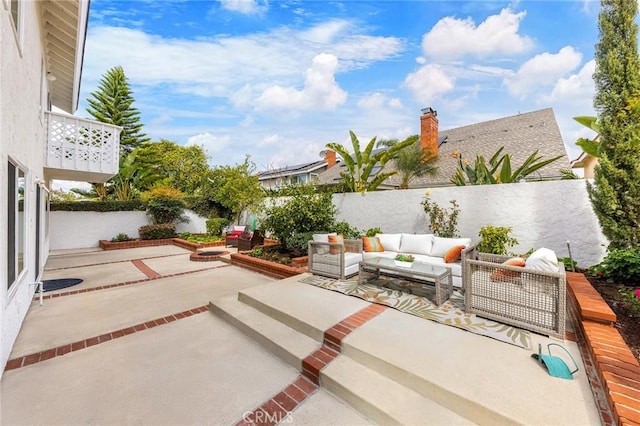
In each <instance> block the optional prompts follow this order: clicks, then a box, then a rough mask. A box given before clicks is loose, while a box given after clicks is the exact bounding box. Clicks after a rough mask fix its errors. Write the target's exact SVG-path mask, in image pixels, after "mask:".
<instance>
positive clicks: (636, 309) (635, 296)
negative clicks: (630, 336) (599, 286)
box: [618, 285, 640, 318]
mask: <svg viewBox="0 0 640 426" xmlns="http://www.w3.org/2000/svg"><path fill="white" fill-rule="evenodd" d="M618 293H620V296H622V301H623V303H624V304H625V305H626V307H627V308H629V310H630V311H631V313H632V314H633V316H634V317H636V318H640V289H632V288H630V287H627V286H623V285H621V286H618Z"/></svg>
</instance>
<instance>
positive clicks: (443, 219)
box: [421, 191, 460, 238]
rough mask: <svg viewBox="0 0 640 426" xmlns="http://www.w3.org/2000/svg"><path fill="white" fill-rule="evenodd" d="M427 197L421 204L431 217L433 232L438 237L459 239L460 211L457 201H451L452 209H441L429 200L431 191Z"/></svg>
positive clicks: (430, 222) (430, 224)
mask: <svg viewBox="0 0 640 426" xmlns="http://www.w3.org/2000/svg"><path fill="white" fill-rule="evenodd" d="M425 195H426V197H425V198H424V200H422V202H421V204H422V207H423V209H424V212H425V213H426V214H427V216H429V226H430V228H431V231H432V232H433V233H434V234H435V235H437V236H438V237H444V238H455V237H458V236H459V235H458V229H457V228H458V215H459V214H460V209H459V208H458V203H457V202H456V200H451V201H449V203H451V207H450V208H449V209H446V208H444V207H440V206H439V205H438V204H437V203H436V202H434V201H432V200H431V198H429V195H430V194H429V191H427V192H426V193H425Z"/></svg>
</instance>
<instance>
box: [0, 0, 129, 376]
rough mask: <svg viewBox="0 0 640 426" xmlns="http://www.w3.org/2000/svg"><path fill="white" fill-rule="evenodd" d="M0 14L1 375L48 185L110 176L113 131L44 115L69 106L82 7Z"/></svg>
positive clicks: (23, 299) (76, 76)
mask: <svg viewBox="0 0 640 426" xmlns="http://www.w3.org/2000/svg"><path fill="white" fill-rule="evenodd" d="M0 14H1V17H0V52H2V54H1V55H0V161H1V164H0V181H1V182H0V208H1V209H2V213H1V214H0V222H1V223H0V248H1V249H0V253H2V254H1V255H0V277H1V281H2V283H3V284H2V289H1V290H0V324H1V333H0V350H1V352H0V367H1V368H2V370H4V366H5V364H6V362H7V360H8V358H9V355H10V353H11V348H12V346H13V343H14V342H15V339H16V337H17V335H18V332H19V331H20V326H21V324H22V321H23V320H24V317H25V315H26V313H27V310H28V309H29V306H30V305H31V300H32V298H33V296H34V292H35V290H36V287H37V285H36V283H37V282H38V280H40V277H41V275H42V272H43V270H44V264H45V262H46V261H47V257H48V254H49V221H48V213H49V195H48V194H49V187H50V186H49V183H50V181H51V180H52V179H63V180H65V179H69V180H82V181H88V182H105V181H106V180H107V179H109V178H110V177H112V176H114V175H115V174H117V172H118V150H119V137H120V131H121V129H120V128H119V127H117V126H110V125H106V124H102V123H97V122H94V121H89V120H82V119H79V118H75V117H72V116H70V115H66V114H64V115H63V114H58V113H53V112H51V106H52V105H53V106H55V107H57V108H59V109H60V110H62V111H65V112H66V113H73V112H74V111H75V110H76V109H77V106H78V95H79V92H80V77H81V71H82V58H83V53H84V43H85V38H86V30H87V19H88V16H89V1H88V0H66V1H27V0H2V5H0ZM79 232H82V231H81V230H79Z"/></svg>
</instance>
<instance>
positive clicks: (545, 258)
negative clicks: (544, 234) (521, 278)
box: [526, 248, 558, 272]
mask: <svg viewBox="0 0 640 426" xmlns="http://www.w3.org/2000/svg"><path fill="white" fill-rule="evenodd" d="M526 267H527V268H531V269H537V270H538V271H546V272H558V258H557V257H556V254H555V253H554V252H553V250H550V249H548V248H540V249H538V250H536V251H534V252H533V253H531V255H530V256H529V257H528V258H527V262H526Z"/></svg>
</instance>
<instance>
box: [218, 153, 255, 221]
mask: <svg viewBox="0 0 640 426" xmlns="http://www.w3.org/2000/svg"><path fill="white" fill-rule="evenodd" d="M208 180H209V183H210V185H209V186H208V189H207V191H209V192H210V194H212V195H213V198H214V199H215V200H216V201H217V202H218V203H220V204H221V205H222V206H224V207H225V208H227V209H229V210H230V211H231V213H232V215H233V216H234V217H235V221H236V223H240V215H241V214H242V212H243V211H245V210H248V211H255V210H257V209H258V208H259V207H260V205H261V204H262V200H263V199H264V195H265V193H264V190H263V189H262V185H260V181H259V180H258V175H257V174H255V164H253V163H252V162H251V161H250V157H249V156H247V157H246V158H245V159H244V163H242V164H239V165H236V166H233V167H232V166H221V167H217V168H216V169H214V170H212V171H211V173H210V177H209V179H208Z"/></svg>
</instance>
